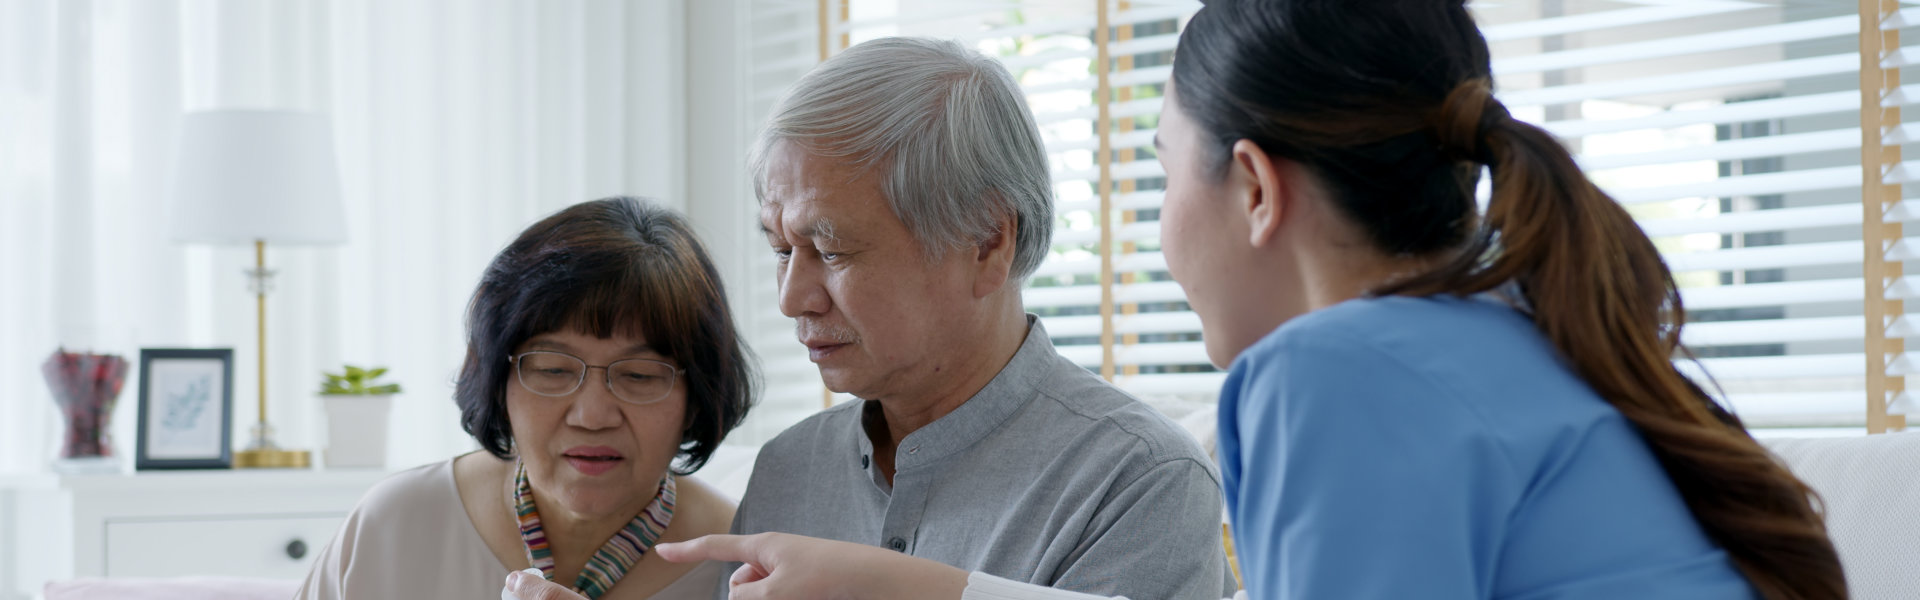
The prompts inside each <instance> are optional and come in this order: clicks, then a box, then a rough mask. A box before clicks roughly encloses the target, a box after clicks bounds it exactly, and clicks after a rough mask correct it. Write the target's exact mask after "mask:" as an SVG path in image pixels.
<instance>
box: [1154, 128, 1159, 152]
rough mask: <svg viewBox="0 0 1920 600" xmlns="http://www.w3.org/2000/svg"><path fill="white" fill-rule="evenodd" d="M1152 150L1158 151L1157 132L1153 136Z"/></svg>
mask: <svg viewBox="0 0 1920 600" xmlns="http://www.w3.org/2000/svg"><path fill="white" fill-rule="evenodd" d="M1153 149H1155V150H1159V149H1160V134H1159V133H1158V132H1156V133H1154V134H1153Z"/></svg>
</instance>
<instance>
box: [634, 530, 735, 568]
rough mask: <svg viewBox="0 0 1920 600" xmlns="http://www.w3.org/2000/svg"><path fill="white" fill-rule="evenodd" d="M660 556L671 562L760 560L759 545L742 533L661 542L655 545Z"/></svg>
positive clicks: (655, 550)
mask: <svg viewBox="0 0 1920 600" xmlns="http://www.w3.org/2000/svg"><path fill="white" fill-rule="evenodd" d="M653 551H654V552H657V553H659V554H660V558H664V559H667V560H668V561H670V562H695V561H702V560H717V561H721V562H741V563H756V564H758V563H759V562H760V552H759V547H758V546H757V545H756V544H754V543H753V540H752V539H751V538H749V537H747V536H742V535H724V534H715V535H707V536H701V537H697V538H694V539H691V540H687V541H684V542H674V543H670V544H660V545H658V546H654V547H653Z"/></svg>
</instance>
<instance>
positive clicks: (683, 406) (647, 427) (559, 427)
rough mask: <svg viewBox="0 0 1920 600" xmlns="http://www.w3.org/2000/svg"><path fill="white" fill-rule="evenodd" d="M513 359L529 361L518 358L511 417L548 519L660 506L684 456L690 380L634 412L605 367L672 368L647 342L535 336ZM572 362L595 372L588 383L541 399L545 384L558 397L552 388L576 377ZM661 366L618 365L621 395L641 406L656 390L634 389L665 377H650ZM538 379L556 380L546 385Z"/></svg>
mask: <svg viewBox="0 0 1920 600" xmlns="http://www.w3.org/2000/svg"><path fill="white" fill-rule="evenodd" d="M527 352H540V353H542V354H537V355H526V354H525V353H527ZM548 353H551V354H548ZM514 354H515V355H516V356H520V357H522V358H519V359H516V364H515V365H514V367H515V370H516V373H514V374H509V377H508V381H507V418H508V419H509V420H510V422H511V423H512V424H513V443H514V448H515V449H516V451H517V452H518V453H519V455H520V458H521V460H523V461H525V463H526V467H527V479H528V481H529V482H530V483H531V484H532V486H533V491H534V497H535V499H536V501H537V502H539V504H540V510H541V512H542V513H543V514H552V513H553V512H556V511H567V512H569V513H572V514H574V515H575V516H578V517H581V518H595V517H604V516H607V515H610V514H615V513H617V514H623V515H633V514H638V513H639V512H640V510H641V509H643V508H644V507H645V506H646V504H647V503H648V502H650V501H652V499H653V495H654V492H655V491H656V490H657V489H658V484H659V482H660V478H661V477H662V476H664V475H666V470H667V468H668V466H669V465H670V464H671V463H672V462H673V458H674V456H675V454H676V453H678V451H679V446H680V439H681V435H682V432H683V430H684V429H685V418H686V412H687V392H686V390H687V386H686V382H685V381H684V378H685V375H684V374H681V375H678V376H674V377H672V378H671V379H669V380H668V381H669V382H670V383H671V385H672V390H671V391H670V392H666V393H665V394H664V397H661V398H660V399H659V400H657V401H653V402H651V403H648V404H635V403H633V402H630V401H624V400H622V399H621V398H620V397H618V396H617V395H616V392H615V391H614V390H613V389H611V388H610V386H609V385H608V373H607V371H608V369H605V368H603V367H606V366H607V365H614V364H615V363H616V362H620V361H629V360H630V359H644V360H652V361H659V362H665V363H669V364H670V363H671V361H670V360H668V359H667V358H665V357H663V356H661V355H660V354H659V353H658V352H655V351H654V350H653V349H651V348H649V347H647V343H646V340H643V339H635V338H631V337H625V336H620V335H615V336H614V337H611V338H607V339H600V338H597V337H594V336H591V335H586V334H582V333H577V332H573V331H558V332H552V333H547V334H543V335H538V336H534V337H533V338H532V339H529V340H527V341H526V343H523V344H521V345H520V347H519V348H516V349H515V350H514ZM562 355H565V356H562ZM566 356H572V357H577V358H579V359H580V360H581V361H583V362H584V363H585V364H586V365H589V366H588V367H587V368H586V369H585V376H584V378H583V379H582V380H581V382H580V385H579V386H578V387H577V388H575V389H573V391H572V392H571V393H566V394H563V395H559V396H548V395H542V394H539V393H535V390H536V389H541V386H543V385H544V386H547V387H545V391H547V392H549V393H551V392H553V391H554V390H555V389H557V388H554V387H552V386H553V385H554V383H553V382H554V381H555V380H558V379H565V378H567V377H569V376H570V373H571V372H570V371H567V369H574V368H577V367H578V365H579V363H573V362H571V361H569V360H568V359H567V358H566ZM672 366H675V367H678V366H680V365H672ZM655 367H657V365H652V364H651V363H644V362H626V363H621V364H620V365H615V368H614V369H613V370H614V373H613V376H614V377H616V378H622V377H625V378H628V379H629V381H628V382H625V383H618V384H617V385H618V386H620V387H622V388H623V392H621V393H624V394H626V395H627V396H629V399H635V398H633V397H634V396H635V394H634V390H645V389H648V387H647V386H648V384H640V385H635V384H634V383H632V381H633V380H639V381H645V380H646V377H648V376H652V375H659V374H662V373H664V371H658V370H654V371H649V370H648V369H649V368H655ZM541 373H544V375H542V374H541ZM540 377H546V378H549V379H548V380H547V381H545V382H544V383H543V382H542V381H540V380H538V379H537V378H540ZM529 378H536V379H529ZM530 385H531V386H533V389H530V388H529V386H530ZM652 385H658V384H657V383H656V384H652ZM563 388H564V386H562V387H561V388H558V389H563ZM638 399H640V400H644V399H645V398H638Z"/></svg>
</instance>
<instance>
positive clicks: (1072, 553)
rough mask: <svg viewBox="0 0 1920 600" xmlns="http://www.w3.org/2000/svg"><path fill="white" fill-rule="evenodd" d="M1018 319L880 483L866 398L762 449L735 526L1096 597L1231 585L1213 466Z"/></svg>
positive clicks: (1162, 421) (1207, 590) (904, 445)
mask: <svg viewBox="0 0 1920 600" xmlns="http://www.w3.org/2000/svg"><path fill="white" fill-rule="evenodd" d="M1027 319H1028V323H1029V326H1028V331H1027V339H1026V342H1025V343H1024V344H1022V345H1021V347H1020V350H1019V351H1018V352H1016V353H1015V354H1014V356H1013V359H1012V360H1011V361H1009V362H1008V363H1007V365H1006V367H1004V368H1002V369H1001V371H1000V373H999V375H997V376H995V377H994V378H993V381H991V382H989V383H988V384H987V386H986V387H985V388H982V389H981V390H980V392H979V393H977V394H975V395H974V396H973V397H972V398H971V399H969V400H967V402H966V403H964V404H962V405H960V407H959V408H957V409H955V410H954V411H953V412H952V413H949V414H948V415H946V416H944V417H941V418H940V419H938V420H936V421H934V422H932V423H929V424H927V425H926V426H925V427H922V428H921V429H919V430H917V431H914V432H913V433H912V434H909V435H908V436H907V437H906V439H904V440H901V443H900V445H899V449H898V450H897V451H896V452H895V455H894V456H895V460H894V465H895V472H894V479H893V485H892V486H891V488H889V486H887V484H886V480H885V478H884V477H882V476H881V475H880V473H879V469H878V467H876V466H875V465H874V461H873V442H872V441H871V440H869V439H868V438H867V433H866V429H865V428H864V427H863V426H862V421H863V419H864V418H866V417H865V414H866V413H867V412H869V411H872V412H875V413H877V411H878V408H879V407H878V405H877V404H875V403H874V401H871V400H867V401H860V402H847V403H843V404H841V405H839V406H835V407H833V408H830V409H827V410H825V411H823V412H821V413H819V414H816V415H814V416H812V417H809V418H808V419H806V420H804V421H801V422H800V423H799V424H796V425H794V426H793V427H791V428H789V429H787V430H786V431H785V432H784V433H781V434H780V435H779V437H776V438H774V439H773V441H771V442H768V443H767V444H766V445H765V446H764V447H762V448H761V450H760V455H759V458H758V459H757V462H756V463H755V464H754V468H753V476H752V479H751V480H749V482H748V484H747V492H746V495H745V497H744V498H742V499H741V502H740V509H739V512H738V513H737V514H736V515H735V517H734V522H733V531H734V533H743V534H751V533H760V532H767V531H777V532H785V533H794V534H800V535H807V536H813V537H821V538H828V539H836V540H843V541H850V542H858V543H862V544H869V545H874V546H880V547H883V548H891V549H893V550H896V551H900V552H904V553H907V554H911V555H914V556H919V557H923V558H929V559H933V560H937V561H940V562H943V563H946V564H949V565H953V566H956V567H960V568H963V569H968V570H972V571H980V572H984V573H988V574H992V575H997V576H1000V577H1004V578H1007V579H1012V580H1015V581H1023V582H1027V583H1033V584H1038V585H1045V586H1050V587H1057V588H1065V589H1072V590H1077V591H1082V592H1088V593H1094V594H1100V595H1107V596H1113V595H1124V596H1127V597H1130V598H1152V599H1161V598H1165V599H1170V600H1171V599H1184V598H1192V599H1196V600H1197V599H1205V600H1217V599H1219V598H1221V597H1223V596H1231V595H1232V590H1233V589H1234V587H1236V586H1234V585H1233V583H1232V582H1233V579H1232V574H1231V572H1229V571H1228V568H1227V559H1226V554H1225V552H1224V548H1223V547H1222V545H1221V514H1222V513H1221V496H1220V478H1219V473H1218V471H1217V470H1216V468H1215V467H1214V465H1213V463H1212V461H1211V460H1209V459H1208V457H1207V455H1206V453H1205V452H1203V451H1202V450H1201V449H1200V448H1199V446H1198V445H1197V444H1196V443H1194V441H1193V438H1192V437H1190V436H1188V435H1187V434H1186V433H1185V432H1184V431H1182V430H1180V428H1179V426H1177V425H1175V424H1174V423H1173V422H1172V421H1170V420H1168V419H1167V418H1166V417H1164V416H1162V415H1160V413H1159V412H1158V411H1155V410H1153V409H1152V408H1150V407H1148V406H1146V405H1145V404H1142V403H1140V401H1138V400H1135V399H1134V398H1133V397H1131V396H1129V395H1127V394H1126V393H1125V392H1122V391H1120V390H1119V389H1118V388H1115V387H1113V386H1112V385H1110V384H1108V383H1106V382H1105V381H1103V380H1101V379H1100V378H1099V377H1098V376H1096V375H1094V374H1092V373H1089V372H1087V370H1086V369H1083V368H1081V367H1080V366H1079V365H1076V364H1073V363H1072V362H1071V361H1068V360H1067V359H1066V358H1065V357H1062V356H1060V354H1059V353H1058V352H1055V351H1054V348H1053V343H1052V341H1050V340H1049V339H1048V338H1047V332H1046V329H1045V328H1044V327H1042V326H1041V325H1040V324H1039V322H1038V320H1037V318H1036V317H1034V316H1032V315H1028V317H1027ZM873 418H878V415H877V414H875V416H874V417H873ZM729 572H730V570H729ZM726 588H727V586H726V585H725V584H722V585H721V586H720V589H721V594H722V595H724V594H725V590H726Z"/></svg>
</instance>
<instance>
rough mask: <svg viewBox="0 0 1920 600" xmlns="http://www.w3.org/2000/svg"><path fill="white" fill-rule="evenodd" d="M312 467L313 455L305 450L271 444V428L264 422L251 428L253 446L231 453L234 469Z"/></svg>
mask: <svg viewBox="0 0 1920 600" xmlns="http://www.w3.org/2000/svg"><path fill="white" fill-rule="evenodd" d="M310 466H313V454H312V453H310V452H307V451H306V450H288V449H286V448H281V447H280V446H278V445H275V444H274V443H273V427H271V426H268V425H267V424H266V423H265V422H261V423H257V424H255V425H254V426H253V444H251V445H249V446H248V447H247V449H245V450H241V451H238V452H234V453H233V467H234V468H236V469H305V468H307V467H310Z"/></svg>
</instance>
